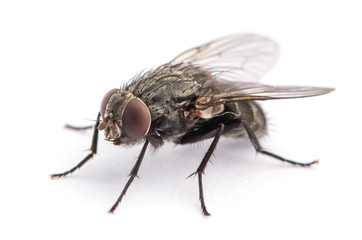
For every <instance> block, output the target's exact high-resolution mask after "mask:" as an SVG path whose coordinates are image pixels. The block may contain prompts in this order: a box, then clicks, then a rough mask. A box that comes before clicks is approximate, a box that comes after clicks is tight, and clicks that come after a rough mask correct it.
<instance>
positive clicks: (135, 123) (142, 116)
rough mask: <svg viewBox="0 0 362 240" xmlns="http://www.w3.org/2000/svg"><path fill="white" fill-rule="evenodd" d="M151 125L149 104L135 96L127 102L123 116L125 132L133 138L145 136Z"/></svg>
mask: <svg viewBox="0 0 362 240" xmlns="http://www.w3.org/2000/svg"><path fill="white" fill-rule="evenodd" d="M150 125H151V115H150V112H149V111H148V108H147V106H146V105H145V104H144V102H143V101H142V100H141V99H139V98H134V99H132V100H131V101H129V103H128V104H127V106H126V108H125V110H124V112H123V117H122V126H123V131H124V132H125V134H126V135H127V136H128V137H130V138H133V139H140V138H142V137H144V136H145V135H146V134H147V133H148V130H149V128H150Z"/></svg>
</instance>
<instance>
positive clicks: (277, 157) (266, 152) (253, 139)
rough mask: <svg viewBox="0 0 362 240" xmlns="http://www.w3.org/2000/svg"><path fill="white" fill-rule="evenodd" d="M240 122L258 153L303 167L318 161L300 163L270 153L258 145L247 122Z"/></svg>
mask: <svg viewBox="0 0 362 240" xmlns="http://www.w3.org/2000/svg"><path fill="white" fill-rule="evenodd" d="M241 123H242V124H243V126H244V128H245V130H246V132H247V134H248V136H249V139H250V141H251V143H252V144H253V146H254V148H255V150H256V151H257V152H258V153H262V154H265V155H268V156H270V157H273V158H275V159H278V160H280V161H283V162H287V163H291V164H294V165H299V166H303V167H306V166H310V165H313V164H316V163H318V160H315V161H312V162H308V163H300V162H296V161H292V160H288V159H286V158H283V157H281V156H278V155H276V154H274V153H271V152H268V151H266V150H264V149H263V147H262V146H261V145H260V143H259V141H258V138H257V137H256V136H255V134H254V132H253V130H252V129H251V128H250V127H249V125H248V124H246V123H245V122H243V121H241Z"/></svg>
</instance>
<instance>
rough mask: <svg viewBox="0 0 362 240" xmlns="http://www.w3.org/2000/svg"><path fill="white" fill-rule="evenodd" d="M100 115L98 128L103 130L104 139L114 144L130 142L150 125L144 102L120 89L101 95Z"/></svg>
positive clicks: (145, 131)
mask: <svg viewBox="0 0 362 240" xmlns="http://www.w3.org/2000/svg"><path fill="white" fill-rule="evenodd" d="M101 116H102V121H101V123H100V124H99V126H98V130H104V131H105V137H106V140H108V141H112V142H114V143H115V144H122V143H132V142H135V141H137V140H139V139H141V138H143V137H144V136H145V135H146V134H147V133H148V130H149V129H150V125H151V115H150V112H149V110H148V108H147V106H146V104H145V103H144V102H143V101H142V100H141V99H139V98H137V97H135V96H134V95H133V94H132V93H130V92H128V91H125V90H120V89H112V90H110V91H109V92H107V93H106V95H105V96H104V97H103V100H102V104H101Z"/></svg>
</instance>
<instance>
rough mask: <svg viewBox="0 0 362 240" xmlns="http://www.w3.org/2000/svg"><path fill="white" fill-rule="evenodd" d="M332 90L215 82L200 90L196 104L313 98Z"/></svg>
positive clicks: (208, 104) (209, 104)
mask: <svg viewBox="0 0 362 240" xmlns="http://www.w3.org/2000/svg"><path fill="white" fill-rule="evenodd" d="M333 90H334V89H333V88H322V87H299V86H271V85H264V84H259V83H252V82H244V83H242V82H241V83H232V82H227V81H223V82H221V81H215V82H214V83H213V84H210V85H209V86H206V87H204V88H203V89H202V90H201V92H200V96H199V98H198V99H197V101H196V104H197V105H206V106H212V105H218V104H223V103H227V102H238V101H247V100H271V99H287V98H303V97H313V96H318V95H323V94H327V93H329V92H331V91H333Z"/></svg>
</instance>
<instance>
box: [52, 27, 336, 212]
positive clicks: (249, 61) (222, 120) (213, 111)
mask: <svg viewBox="0 0 362 240" xmlns="http://www.w3.org/2000/svg"><path fill="white" fill-rule="evenodd" d="M278 52H279V50H278V45H277V44H276V43H275V42H274V41H272V40H270V39H268V38H266V37H263V36H259V35H253V34H238V35H233V36H228V37H224V38H220V39H218V40H215V41H212V42H209V43H207V44H204V45H201V46H199V47H196V48H192V49H190V50H187V51H185V52H183V53H181V54H180V55H178V56H177V57H176V58H174V59H173V60H172V61H170V62H168V63H166V64H164V65H162V66H160V67H159V68H157V69H155V70H151V71H148V72H146V73H145V74H142V75H139V76H136V77H135V78H134V80H133V81H132V82H130V83H129V84H127V85H126V86H124V87H122V88H115V89H112V90H110V91H109V92H108V93H106V94H105V96H104V98H103V100H102V103H101V106H100V112H99V113H98V116H97V121H96V123H95V125H94V127H93V129H94V130H93V138H92V144H91V148H90V153H89V154H88V155H87V156H86V157H85V158H84V159H83V160H82V161H81V162H80V163H78V164H77V165H76V166H75V167H73V168H72V169H70V170H69V171H66V172H63V173H59V174H53V175H51V178H58V177H64V176H66V175H68V174H70V173H73V172H74V171H75V170H77V169H79V168H80V167H82V166H83V165H84V164H85V163H86V162H87V161H89V160H90V159H91V158H92V157H93V156H94V155H95V154H96V153H97V141H98V132H99V131H104V134H105V140H107V141H109V142H111V143H113V144H114V145H120V146H127V145H134V144H138V143H142V142H143V148H142V150H141V153H140V154H139V156H138V159H137V161H136V163H135V165H134V167H133V168H132V170H131V173H130V178H129V180H128V182H127V183H126V185H125V187H124V188H123V191H122V193H121V194H120V196H119V198H118V199H117V201H116V202H115V203H114V205H113V206H112V208H111V209H110V210H109V213H113V212H114V211H115V209H116V208H117V206H118V205H119V203H120V202H121V201H122V198H123V197H124V195H125V194H126V192H127V189H128V188H129V186H130V185H131V183H132V181H133V180H134V178H135V177H136V176H137V173H138V170H139V168H140V165H141V163H142V160H143V158H144V155H145V152H146V149H147V147H148V146H149V145H151V146H152V147H154V148H158V147H160V146H162V144H163V143H164V142H165V141H171V142H174V143H176V144H189V143H196V142H199V141H202V140H205V139H209V138H212V139H213V141H212V143H211V145H210V147H209V149H208V150H207V152H206V154H205V156H204V158H203V159H202V161H201V163H200V165H199V167H198V168H197V170H196V171H195V172H194V173H192V174H191V175H190V176H194V175H197V176H198V187H199V199H200V203H201V209H202V212H203V214H204V215H206V216H208V215H210V213H209V212H208V211H207V209H206V205H205V201H204V194H203V185H202V175H203V173H204V171H205V168H206V165H207V163H208V162H209V159H210V157H211V155H212V153H213V152H214V150H215V148H216V146H217V143H218V141H219V139H220V137H221V136H228V137H235V138H249V139H250V141H251V143H252V144H253V146H254V148H255V150H256V151H257V152H258V153H262V154H265V155H268V156H270V157H273V158H275V159H278V160H281V161H283V162H288V163H291V164H295V165H299V166H310V165H312V164H315V163H317V161H312V162H308V163H300V162H296V161H292V160H288V159H286V158H283V157H281V156H279V155H277V154H274V153H272V152H269V151H266V150H264V149H263V147H262V146H261V145H260V143H259V140H258V139H259V138H260V137H262V136H263V135H265V134H266V131H267V122H266V118H265V115H264V112H263V110H262V109H261V107H260V106H259V104H258V103H257V101H261V100H272V99H288V98H302V97H312V96H318V95H322V94H326V93H329V92H331V91H333V90H334V89H333V88H321V87H300V86H271V85H265V84H260V83H258V81H259V79H260V78H261V76H262V75H263V74H264V73H265V72H267V70H268V69H269V68H270V67H271V66H272V65H273V64H274V62H275V61H276V59H277V56H278ZM69 127H70V128H73V129H86V128H77V127H72V126H69Z"/></svg>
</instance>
